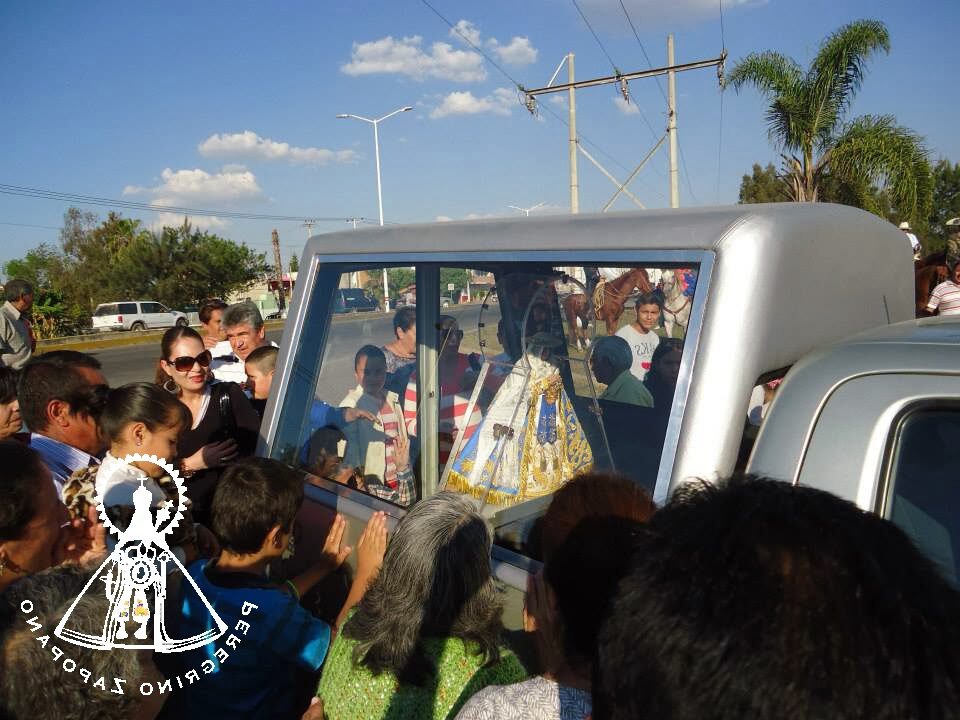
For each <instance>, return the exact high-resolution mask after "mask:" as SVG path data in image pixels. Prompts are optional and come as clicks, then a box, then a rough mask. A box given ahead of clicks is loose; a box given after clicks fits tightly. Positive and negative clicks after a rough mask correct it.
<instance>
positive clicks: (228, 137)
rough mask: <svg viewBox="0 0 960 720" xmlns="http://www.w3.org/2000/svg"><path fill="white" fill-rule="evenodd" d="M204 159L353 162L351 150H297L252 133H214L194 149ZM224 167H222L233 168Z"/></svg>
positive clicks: (325, 163) (353, 154)
mask: <svg viewBox="0 0 960 720" xmlns="http://www.w3.org/2000/svg"><path fill="white" fill-rule="evenodd" d="M197 150H199V152H200V154H201V155H203V156H204V157H233V158H250V159H258V160H268V161H278V160H279V161H283V162H288V163H291V164H293V165H327V164H329V163H331V162H337V163H348V162H352V161H354V160H356V157H357V154H356V153H355V152H354V151H353V150H327V149H326V148H314V147H307V148H302V147H296V146H293V145H290V143H285V142H277V141H275V140H271V139H270V138H262V137H260V136H259V135H257V134H256V133H255V132H253V131H252V130H244V131H243V132H240V133H222V134H221V133H217V134H215V135H211V136H210V137H208V138H207V139H206V140H204V141H203V142H202V143H200V144H199V145H198V146H197ZM233 167H236V166H227V167H225V168H224V170H226V169H227V168H233Z"/></svg>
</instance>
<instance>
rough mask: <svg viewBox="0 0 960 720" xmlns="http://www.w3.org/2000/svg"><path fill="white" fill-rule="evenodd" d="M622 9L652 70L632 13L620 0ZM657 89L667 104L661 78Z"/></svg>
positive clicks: (658, 79) (651, 64)
mask: <svg viewBox="0 0 960 720" xmlns="http://www.w3.org/2000/svg"><path fill="white" fill-rule="evenodd" d="M620 7H621V8H623V14H624V15H626V16H627V22H628V23H629V24H630V29H631V30H633V36H634V37H635V38H636V39H637V44H638V45H639V46H640V52H642V53H643V59H644V60H646V61H647V65H649V66H650V67H651V68H652V67H653V62H651V60H650V56H649V55H647V49H646V48H645V47H644V46H643V41H642V40H641V39H640V33H638V32H637V28H636V26H635V25H634V24H633V19H632V18H631V17H630V13H628V12H627V6H626V5H624V4H623V0H620ZM657 87H658V88H660V94H661V95H663V101H664V102H667V93H666V92H665V91H664V89H663V83H661V82H660V78H657Z"/></svg>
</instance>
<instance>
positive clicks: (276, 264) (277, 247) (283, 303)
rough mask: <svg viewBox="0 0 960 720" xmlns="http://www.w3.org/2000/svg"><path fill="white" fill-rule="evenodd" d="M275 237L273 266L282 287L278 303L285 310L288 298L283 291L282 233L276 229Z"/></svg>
mask: <svg viewBox="0 0 960 720" xmlns="http://www.w3.org/2000/svg"><path fill="white" fill-rule="evenodd" d="M272 237H273V267H274V269H275V270H276V273H277V283H278V285H279V289H280V301H279V302H278V303H277V305H278V306H279V308H280V310H284V309H285V308H286V307H287V303H286V300H284V297H283V295H284V293H283V263H282V262H280V233H278V232H277V231H276V229H274V231H273V233H272Z"/></svg>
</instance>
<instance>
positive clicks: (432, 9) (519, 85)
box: [420, 0, 523, 90]
mask: <svg viewBox="0 0 960 720" xmlns="http://www.w3.org/2000/svg"><path fill="white" fill-rule="evenodd" d="M420 2H422V3H423V4H424V5H426V6H427V7H428V8H430V10H431V11H433V14H434V15H436V16H437V17H438V18H440V19H441V20H443V22H445V23H446V24H447V25H448V26H449V27H450V29H451V30H453V31H454V32H455V33H456V34H457V35H459V36H460V38H461V39H462V40H463V41H464V42H465V43H466V44H467V45H469V46H470V47H472V48H473V49H474V50H475V51H476V52H478V53H480V55H482V56H483V58H484V59H485V60H486V61H487V62H488V63H490V64H491V65H493V66H494V67H495V68H496V69H497V70H499V71H500V72H501V73H502V74H503V76H504V77H505V78H507V80H509V81H510V82H512V83H513V84H514V86H515V87H516V88H517V89H518V90H523V86H522V85H521V84H520V83H518V82H517V81H516V80H514V79H513V78H512V77H511V76H510V73H508V72H507V71H506V70H504V69H503V68H502V67H500V65H499V64H497V62H496V61H495V60H494V59H493V58H492V57H490V56H489V55H487V53H485V52H484V51H483V50H482V49H480V48H478V47H477V46H476V45H474V44H473V42H471V40H470V38H468V37H467V36H466V35H464V34H463V33H462V32H460V28H458V27H457V26H456V25H454V24H453V23H452V22H450V21H449V20H447V18H445V17H444V16H443V14H442V13H441V12H440V11H439V10H437V9H436V8H435V7H434V6H433V5H431V4H430V3H429V2H427V0H420Z"/></svg>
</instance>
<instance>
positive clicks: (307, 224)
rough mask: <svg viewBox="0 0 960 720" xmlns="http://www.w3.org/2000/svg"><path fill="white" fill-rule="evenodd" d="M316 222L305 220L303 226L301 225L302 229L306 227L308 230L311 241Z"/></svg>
mask: <svg viewBox="0 0 960 720" xmlns="http://www.w3.org/2000/svg"><path fill="white" fill-rule="evenodd" d="M315 222H316V221H315V220H311V219H307V220H304V221H303V225H301V227H305V228H306V229H307V240H309V239H310V236H311V235H313V225H314V223H315Z"/></svg>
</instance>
